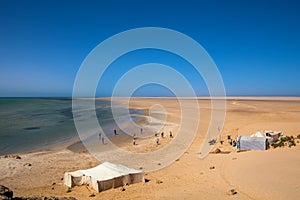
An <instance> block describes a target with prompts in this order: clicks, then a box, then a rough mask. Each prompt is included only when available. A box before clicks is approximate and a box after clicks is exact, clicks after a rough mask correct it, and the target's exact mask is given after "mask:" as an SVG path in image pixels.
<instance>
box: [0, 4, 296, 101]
mask: <svg viewBox="0 0 300 200" xmlns="http://www.w3.org/2000/svg"><path fill="white" fill-rule="evenodd" d="M299 9H300V3H299V1H243V0H239V1H238V0H237V1H222V0H219V1H188V0H186V1H175V2H172V1H161V0H160V1H156V0H153V1H87V2H85V1H55V0H53V1H31V0H26V1H5V0H1V1H0V96H26V97H27V96H42V97H44V96H71V95H72V89H73V83H74V80H75V77H76V73H77V71H78V69H79V67H80V65H81V63H82V62H83V60H84V59H85V57H86V56H87V55H88V53H89V52H90V51H91V50H92V49H93V48H95V47H96V46H97V45H98V44H99V43H100V42H102V41H103V40H105V39H107V38H109V37H110V36H112V35H114V34H117V33H119V32H122V31H125V30H128V29H132V28H138V27H148V26H153V27H164V28H169V29H174V30H176V31H180V32H182V33H184V34H186V35H188V36H190V37H191V38H193V39H195V40H196V41H197V42H199V43H200V44H201V45H202V46H203V47H204V48H205V49H206V51H207V52H208V53H209V54H210V56H211V57H212V59H213V60H214V62H215V63H216V65H217V67H218V69H219V71H220V73H221V75H222V77H223V81H224V85H225V88H226V93H227V95H277V96H283V95H284V96H299V95H300V78H299V74H300V26H299V24H300V12H299ZM148 62H157V63H164V64H167V65H169V66H172V67H174V68H177V69H178V70H179V71H180V73H182V74H184V75H186V76H187V79H188V80H190V82H191V85H192V86H193V88H194V90H195V91H196V93H197V94H198V95H207V94H208V93H207V89H206V87H205V84H204V82H203V80H202V79H201V77H200V76H198V75H195V74H194V72H193V70H191V69H190V67H191V66H189V64H188V63H186V62H185V61H184V60H182V59H180V58H178V57H177V56H176V55H172V54H169V53H167V52H162V51H156V50H145V51H137V52H133V53H132V54H130V55H127V57H126V55H125V56H123V57H122V58H120V59H118V60H116V62H114V63H113V64H112V66H111V67H110V68H109V70H108V72H107V76H106V77H104V79H103V80H102V81H100V83H99V86H98V90H97V96H109V95H110V94H111V91H112V88H113V86H114V84H115V83H116V81H117V80H118V77H120V76H121V75H122V73H125V72H126V69H127V70H129V69H130V67H133V66H135V65H137V64H143V63H148ZM120 66H124V68H122V70H120ZM179 66H180V67H179ZM139 78H143V77H139ZM170 94H171V93H170V91H168V89H167V88H162V87H158V86H157V85H146V86H144V87H141V88H139V89H138V90H137V91H136V92H135V95H137V96H165V95H170Z"/></svg>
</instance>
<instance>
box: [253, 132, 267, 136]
mask: <svg viewBox="0 0 300 200" xmlns="http://www.w3.org/2000/svg"><path fill="white" fill-rule="evenodd" d="M250 137H266V135H265V134H264V133H261V132H256V133H253V134H252V135H250Z"/></svg>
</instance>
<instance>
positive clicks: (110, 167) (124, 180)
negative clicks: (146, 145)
mask: <svg viewBox="0 0 300 200" xmlns="http://www.w3.org/2000/svg"><path fill="white" fill-rule="evenodd" d="M138 182H144V172H143V171H141V170H136V169H132V168H128V167H126V166H124V165H116V164H113V163H109V162H104V163H103V164H100V165H98V166H96V167H94V168H91V169H86V170H78V171H74V172H65V174H64V184H65V185H67V186H68V187H73V186H76V185H83V184H87V185H90V186H92V187H93V188H94V189H95V190H96V191H97V192H101V191H103V190H107V189H110V188H117V187H120V186H123V185H127V184H132V183H138Z"/></svg>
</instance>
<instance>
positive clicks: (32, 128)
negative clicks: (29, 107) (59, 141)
mask: <svg viewBox="0 0 300 200" xmlns="http://www.w3.org/2000/svg"><path fill="white" fill-rule="evenodd" d="M40 128H41V127H38V126H34V127H27V128H24V130H37V129H40Z"/></svg>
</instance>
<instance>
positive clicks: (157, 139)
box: [156, 137, 159, 145]
mask: <svg viewBox="0 0 300 200" xmlns="http://www.w3.org/2000/svg"><path fill="white" fill-rule="evenodd" d="M156 144H157V145H159V138H158V137H157V138H156Z"/></svg>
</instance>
